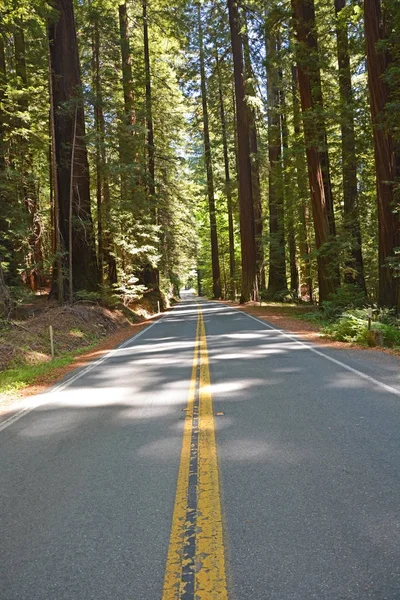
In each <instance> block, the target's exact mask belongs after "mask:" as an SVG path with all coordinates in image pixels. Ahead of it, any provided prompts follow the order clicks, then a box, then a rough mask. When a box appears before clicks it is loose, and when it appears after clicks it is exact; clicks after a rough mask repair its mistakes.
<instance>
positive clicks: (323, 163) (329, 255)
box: [292, 0, 339, 301]
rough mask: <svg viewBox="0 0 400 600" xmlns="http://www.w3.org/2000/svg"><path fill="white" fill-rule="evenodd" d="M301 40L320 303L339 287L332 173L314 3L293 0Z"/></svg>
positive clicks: (302, 95)
mask: <svg viewBox="0 0 400 600" xmlns="http://www.w3.org/2000/svg"><path fill="white" fill-rule="evenodd" d="M292 9H293V15H294V26H295V30H296V37H297V42H298V43H297V69H298V82H299V90H300V99H301V108H302V113H303V127H304V138H305V144H306V154H307V165H308V178H309V184H310V191H311V201H312V210H313V221H314V229H315V243H316V247H317V250H318V284H319V299H320V301H324V300H327V299H328V298H329V295H330V294H331V293H334V292H335V291H336V289H337V288H338V286H339V272H338V266H337V250H336V249H335V247H334V245H333V243H332V242H333V241H334V236H335V221H334V213H333V197H332V188H331V181H330V172H329V157H328V149H327V139H326V129H325V122H324V109H323V101H322V87H321V74H320V68H319V51H318V41H317V29H316V22H315V8H314V0H292Z"/></svg>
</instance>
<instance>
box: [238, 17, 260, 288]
mask: <svg viewBox="0 0 400 600" xmlns="http://www.w3.org/2000/svg"><path fill="white" fill-rule="evenodd" d="M242 37H243V51H244V69H245V78H246V87H247V95H248V96H250V97H255V95H256V92H255V89H254V83H253V82H254V72H253V67H252V64H251V55H250V44H249V37H248V33H247V21H246V20H245V32H244V34H243V36H242ZM247 111H248V114H247V118H248V122H249V130H250V161H251V180H252V191H253V211H254V235H255V239H256V267H257V287H258V290H260V289H264V288H265V268H264V239H263V211H262V202H261V183H260V160H259V154H258V139H257V125H256V120H257V117H256V111H255V109H254V107H252V106H250V105H249V104H247Z"/></svg>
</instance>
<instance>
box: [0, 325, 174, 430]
mask: <svg viewBox="0 0 400 600" xmlns="http://www.w3.org/2000/svg"><path fill="white" fill-rule="evenodd" d="M165 317H166V315H163V316H162V317H161V318H160V319H157V321H154V323H151V324H150V325H148V326H147V327H145V328H144V329H143V330H142V331H139V333H136V334H135V335H133V336H132V337H130V338H129V339H127V340H125V342H123V343H122V344H119V346H117V347H116V348H113V350H110V352H107V354H105V355H104V356H102V357H101V358H99V359H98V360H95V361H94V362H91V363H90V364H89V365H88V366H87V367H84V368H82V369H80V370H79V371H78V372H77V373H75V375H72V376H71V377H69V378H68V379H67V380H66V381H63V382H62V383H60V384H58V385H56V386H54V387H50V388H49V389H48V390H47V391H46V392H44V393H43V394H39V395H38V396H36V398H37V400H36V401H33V403H32V404H29V406H27V407H25V408H22V409H21V410H19V411H18V412H16V413H15V414H14V415H11V417H8V419H5V420H4V421H2V422H1V423H0V431H3V429H6V428H7V427H9V426H10V425H12V424H13V423H15V422H16V421H19V419H22V417H24V416H25V415H27V414H29V413H30V412H32V411H33V410H35V409H36V408H38V407H39V406H42V405H43V404H46V402H48V401H49V399H48V398H47V396H49V395H50V394H52V393H53V392H60V391H61V390H63V389H65V388H66V387H68V386H69V385H71V383H73V382H74V381H77V379H80V378H81V377H83V375H86V373H89V371H92V369H95V368H96V367H98V366H99V365H100V364H101V363H103V362H104V361H106V360H108V359H109V358H111V357H112V356H113V355H114V354H115V353H116V352H118V350H120V349H121V348H125V347H126V346H129V344H130V343H131V342H133V341H136V340H137V339H138V338H139V337H141V336H142V335H143V334H144V333H145V331H146V332H147V331H149V330H150V329H151V328H152V327H154V325H157V323H160V322H161V321H162V320H163V319H165ZM33 398H35V396H34V397H33Z"/></svg>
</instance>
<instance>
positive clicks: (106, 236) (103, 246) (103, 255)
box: [93, 15, 117, 285]
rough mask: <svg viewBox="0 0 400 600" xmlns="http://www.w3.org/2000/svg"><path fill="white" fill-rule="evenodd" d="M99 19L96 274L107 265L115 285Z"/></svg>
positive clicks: (96, 54)
mask: <svg viewBox="0 0 400 600" xmlns="http://www.w3.org/2000/svg"><path fill="white" fill-rule="evenodd" d="M98 19H99V17H98V16H97V15H95V16H94V23H93V74H94V82H93V83H94V90H95V104H94V118H95V128H96V133H97V140H96V197H97V242H98V256H99V271H100V274H101V281H103V269H104V264H106V265H107V270H106V281H107V283H108V284H109V285H113V284H115V283H117V264H116V261H115V257H114V255H113V253H112V248H113V240H112V234H111V229H110V225H111V198H110V183H109V174H108V165H107V155H106V126H105V119H104V109H103V88H102V81H101V66H100V29H99V21H98Z"/></svg>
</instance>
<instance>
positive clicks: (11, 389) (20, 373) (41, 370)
mask: <svg viewBox="0 0 400 600" xmlns="http://www.w3.org/2000/svg"><path fill="white" fill-rule="evenodd" d="M96 345H97V342H94V343H93V344H91V345H89V346H85V348H78V349H76V350H74V351H72V352H67V353H66V354H64V355H63V356H59V357H57V358H55V359H54V360H52V361H50V362H43V363H38V364H32V365H29V364H21V365H18V366H15V367H13V368H11V369H7V370H6V371H2V372H0V394H12V393H15V392H18V391H19V390H21V389H22V388H24V387H26V386H27V385H29V384H30V383H35V382H38V381H40V380H41V379H42V378H44V377H46V376H47V375H49V374H50V373H52V372H53V371H56V370H58V369H60V368H62V367H66V366H68V365H70V364H71V363H73V362H74V359H75V358H76V357H77V356H80V355H82V354H86V353H87V352H88V351H90V350H92V349H93V348H95V347H96Z"/></svg>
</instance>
